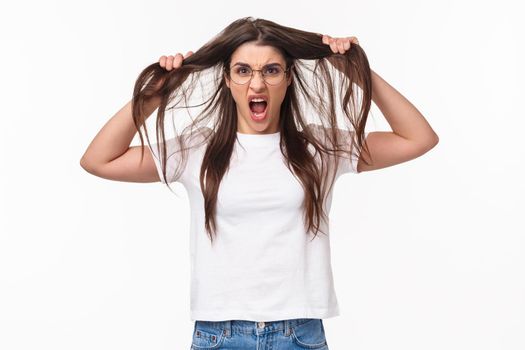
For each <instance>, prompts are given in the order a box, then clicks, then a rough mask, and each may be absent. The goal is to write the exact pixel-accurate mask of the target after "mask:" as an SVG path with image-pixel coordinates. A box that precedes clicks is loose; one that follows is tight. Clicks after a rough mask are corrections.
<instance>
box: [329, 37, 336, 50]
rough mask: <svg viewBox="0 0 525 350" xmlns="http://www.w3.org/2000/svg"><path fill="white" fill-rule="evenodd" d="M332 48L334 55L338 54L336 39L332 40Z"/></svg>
mask: <svg viewBox="0 0 525 350" xmlns="http://www.w3.org/2000/svg"><path fill="white" fill-rule="evenodd" d="M330 48H331V49H332V51H333V52H334V53H337V42H336V41H335V39H330Z"/></svg>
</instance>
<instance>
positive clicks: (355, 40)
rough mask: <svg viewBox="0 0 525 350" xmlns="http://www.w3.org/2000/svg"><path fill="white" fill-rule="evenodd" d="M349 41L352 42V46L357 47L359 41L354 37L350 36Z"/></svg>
mask: <svg viewBox="0 0 525 350" xmlns="http://www.w3.org/2000/svg"><path fill="white" fill-rule="evenodd" d="M349 39H350V41H351V42H352V44H355V45H359V40H357V38H356V37H355V36H351V37H350V38H349Z"/></svg>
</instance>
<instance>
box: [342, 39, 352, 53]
mask: <svg viewBox="0 0 525 350" xmlns="http://www.w3.org/2000/svg"><path fill="white" fill-rule="evenodd" d="M343 46H344V49H345V51H346V50H348V49H350V46H351V44H350V40H345V41H344V44H343Z"/></svg>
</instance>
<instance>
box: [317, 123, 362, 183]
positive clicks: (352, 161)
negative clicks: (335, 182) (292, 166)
mask: <svg viewBox="0 0 525 350" xmlns="http://www.w3.org/2000/svg"><path fill="white" fill-rule="evenodd" d="M308 128H309V130H311V131H312V133H313V134H314V135H315V136H316V137H317V138H318V140H319V141H321V142H322V141H323V132H324V130H326V128H324V127H323V126H322V125H318V124H308ZM323 129H324V130H323ZM336 132H337V136H338V140H339V142H340V143H341V148H343V149H345V150H346V151H349V150H350V148H351V146H352V138H354V137H355V131H354V130H344V129H338V128H337V129H336ZM368 134H369V132H365V140H366V138H367V136H368ZM335 158H336V156H333V157H332V159H331V162H332V163H333V164H335V161H336V159H335ZM337 158H339V159H338V160H339V164H338V168H337V174H338V176H339V175H342V174H346V173H354V174H358V172H357V163H358V161H359V155H358V154H357V150H356V149H352V152H351V155H350V157H349V154H348V152H345V153H344V154H340V155H338V156H337Z"/></svg>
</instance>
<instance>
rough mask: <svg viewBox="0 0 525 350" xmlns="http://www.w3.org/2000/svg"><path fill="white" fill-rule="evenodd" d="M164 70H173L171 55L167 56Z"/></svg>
mask: <svg viewBox="0 0 525 350" xmlns="http://www.w3.org/2000/svg"><path fill="white" fill-rule="evenodd" d="M165 68H166V70H172V69H173V55H169V56H168V58H167V59H166V67H165Z"/></svg>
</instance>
